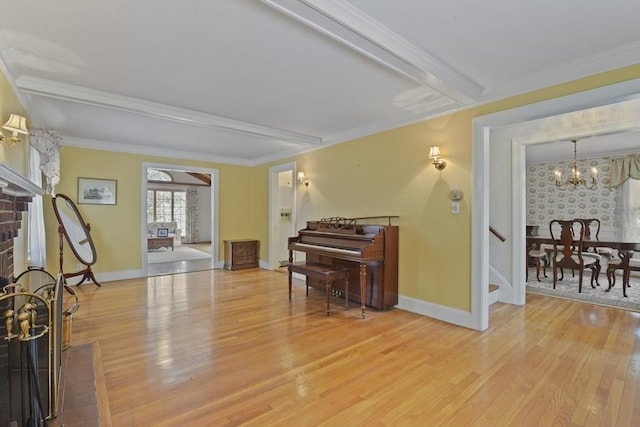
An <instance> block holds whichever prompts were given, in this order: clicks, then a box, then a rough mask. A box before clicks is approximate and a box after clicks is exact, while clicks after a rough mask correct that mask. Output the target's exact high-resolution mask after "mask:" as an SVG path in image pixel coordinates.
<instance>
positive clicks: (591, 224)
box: [575, 218, 600, 240]
mask: <svg viewBox="0 0 640 427" xmlns="http://www.w3.org/2000/svg"><path fill="white" fill-rule="evenodd" d="M575 221H580V222H581V223H582V224H584V240H599V238H598V236H599V235H600V220H599V219H598V218H576V219H575Z"/></svg>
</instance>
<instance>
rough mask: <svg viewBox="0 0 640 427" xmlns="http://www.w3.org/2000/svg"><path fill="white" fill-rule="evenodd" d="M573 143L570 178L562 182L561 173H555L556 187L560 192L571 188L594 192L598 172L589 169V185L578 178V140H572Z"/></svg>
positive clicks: (594, 169) (596, 185) (584, 180)
mask: <svg viewBox="0 0 640 427" xmlns="http://www.w3.org/2000/svg"><path fill="white" fill-rule="evenodd" d="M571 142H572V143H573V165H572V167H571V176H570V177H569V179H568V180H567V182H564V183H563V182H562V172H560V171H559V170H557V171H556V187H557V188H558V189H560V190H566V189H569V188H571V189H572V190H575V189H577V188H578V187H579V186H583V187H584V188H586V189H588V190H595V189H596V188H597V187H598V170H597V169H596V168H591V180H590V181H589V185H587V180H586V179H584V178H580V171H579V170H578V160H577V157H578V156H577V153H578V151H577V145H578V140H577V139H572V140H571Z"/></svg>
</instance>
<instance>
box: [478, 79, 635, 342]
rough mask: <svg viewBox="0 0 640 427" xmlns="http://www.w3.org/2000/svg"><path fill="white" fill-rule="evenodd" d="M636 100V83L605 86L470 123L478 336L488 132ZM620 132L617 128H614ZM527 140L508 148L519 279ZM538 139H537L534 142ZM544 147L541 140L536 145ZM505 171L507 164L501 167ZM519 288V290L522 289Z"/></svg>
mask: <svg viewBox="0 0 640 427" xmlns="http://www.w3.org/2000/svg"><path fill="white" fill-rule="evenodd" d="M638 98H640V79H634V80H629V81H626V82H622V83H617V84H613V85H610V86H604V87H601V88H597V89H592V90H588V91H585V92H580V93H576V94H573V95H567V96H564V97H560V98H554V99H551V100H547V101H543V102H539V103H535V104H530V105H526V106H523V107H519V108H514V109H511V110H507V111H502V112H498V113H494V114H490V115H487V116H481V117H477V118H475V119H473V125H472V133H473V135H472V138H473V139H472V152H473V154H472V179H473V184H472V204H473V206H475V208H474V209H473V212H472V219H471V319H470V325H469V326H470V327H471V328H473V329H477V330H480V331H483V330H486V329H487V328H488V327H489V305H490V303H489V212H490V210H489V203H490V200H489V185H490V181H489V167H490V158H489V145H490V143H491V128H496V127H502V126H511V125H517V124H525V123H526V122H528V121H531V120H536V119H542V118H553V117H554V116H559V115H562V114H565V113H570V112H575V111H581V110H586V109H589V108H594V107H602V106H607V105H612V104H616V103H620V102H622V101H628V100H631V99H638ZM619 130H620V131H621V130H622V127H621V128H620V129H619ZM528 138H530V139H529V140H527V139H526V138H524V139H523V138H521V139H519V140H518V141H516V143H514V145H513V147H514V148H515V149H514V152H513V157H512V159H511V165H510V166H511V167H512V171H513V172H512V173H513V175H512V176H513V177H514V180H515V181H513V182H515V183H516V184H515V185H513V186H512V192H513V193H514V194H516V193H518V194H519V195H520V196H519V197H512V225H513V227H512V230H511V232H512V236H513V238H512V244H513V245H514V246H513V248H514V251H513V254H514V255H513V256H514V259H513V263H514V274H519V273H518V272H520V273H522V276H520V277H524V265H523V263H524V252H523V251H524V242H525V240H524V239H525V233H524V228H522V229H521V230H520V229H516V227H520V225H522V224H524V223H525V218H524V217H523V215H524V214H525V212H524V209H523V205H522V199H521V194H522V193H523V192H525V190H526V189H525V188H523V187H522V186H523V184H524V179H523V178H522V177H523V176H524V174H525V172H526V169H525V167H524V161H523V160H524V153H523V151H524V149H525V148H524V146H525V145H526V144H529V143H532V142H533V139H535V138H536V136H531V135H530V136H529V137H528ZM538 138H539V137H538ZM538 142H543V141H538ZM505 166H507V165H505ZM522 286H524V285H522Z"/></svg>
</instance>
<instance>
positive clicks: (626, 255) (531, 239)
mask: <svg viewBox="0 0 640 427" xmlns="http://www.w3.org/2000/svg"><path fill="white" fill-rule="evenodd" d="M526 239H527V250H526V253H529V250H530V249H532V248H533V246H534V245H537V247H538V248H539V247H540V245H543V244H547V245H553V239H552V238H550V237H542V236H527V237H526ZM579 243H580V241H579V240H576V241H575V244H576V245H577V244H579ZM605 247H606V248H611V249H614V250H617V251H618V257H619V258H620V260H621V262H620V269H621V270H622V295H624V296H625V297H626V296H627V286H629V277H630V275H631V269H630V267H629V261H630V260H631V258H633V252H634V251H640V242H629V241H619V240H598V239H585V240H583V241H582V249H583V250H585V249H587V248H605ZM612 287H613V282H609V287H608V288H607V290H606V292H609V291H610V290H611V288H612Z"/></svg>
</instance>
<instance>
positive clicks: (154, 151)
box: [62, 137, 256, 166]
mask: <svg viewBox="0 0 640 427" xmlns="http://www.w3.org/2000/svg"><path fill="white" fill-rule="evenodd" d="M62 145H63V146H65V147H79V148H88V149H91V150H103V151H111V152H116V153H127V154H141V155H147V156H160V157H167V158H170V159H184V160H197V161H207V162H212V163H224V164H230V165H238V166H256V165H255V164H254V162H252V161H250V160H247V159H243V158H239V157H227V156H220V155H211V154H206V153H195V152H188V151H184V149H180V151H178V150H176V149H168V148H158V147H150V146H142V145H132V144H122V143H118V142H109V141H96V140H90V139H80V138H69V137H65V139H64V141H63V143H62Z"/></svg>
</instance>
